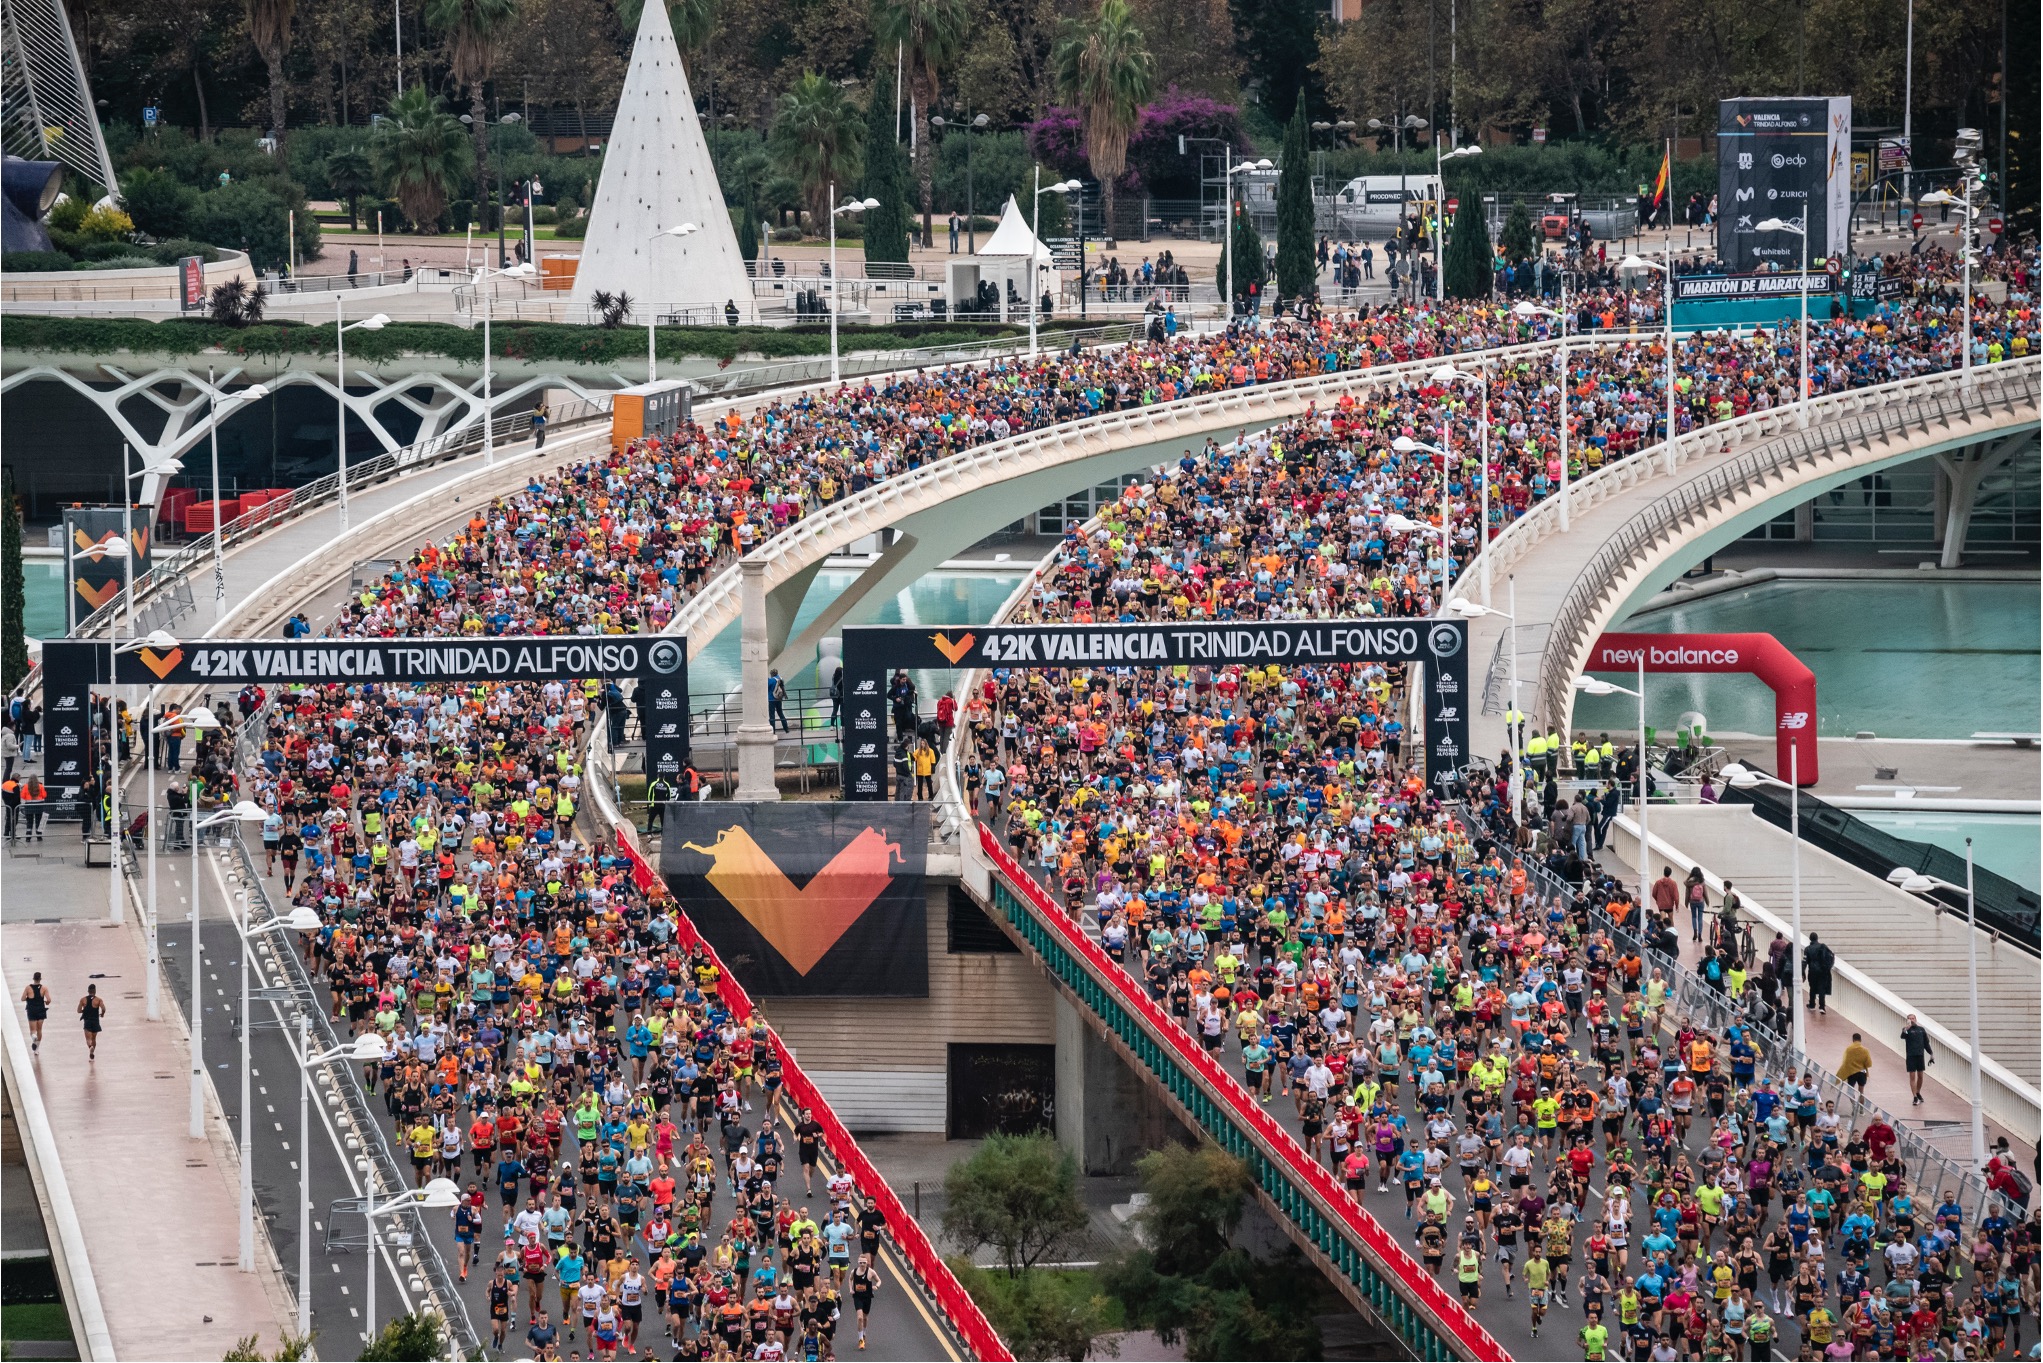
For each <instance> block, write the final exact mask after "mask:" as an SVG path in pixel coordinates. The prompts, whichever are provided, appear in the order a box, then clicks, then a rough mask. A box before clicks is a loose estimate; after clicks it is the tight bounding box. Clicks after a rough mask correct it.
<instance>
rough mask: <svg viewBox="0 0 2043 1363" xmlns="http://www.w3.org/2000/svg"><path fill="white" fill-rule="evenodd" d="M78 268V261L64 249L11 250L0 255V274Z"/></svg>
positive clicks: (37, 272) (41, 272)
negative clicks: (63, 250)
mask: <svg viewBox="0 0 2043 1363" xmlns="http://www.w3.org/2000/svg"><path fill="white" fill-rule="evenodd" d="M77 268H78V262H77V261H75V260H73V259H71V257H69V256H67V255H65V254H64V253H63V252H62V251H9V252H8V253H7V254H6V255H4V256H0V274H46V273H48V272H49V271H52V270H75V269H77Z"/></svg>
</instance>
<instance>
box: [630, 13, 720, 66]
mask: <svg viewBox="0 0 2043 1363" xmlns="http://www.w3.org/2000/svg"><path fill="white" fill-rule="evenodd" d="M645 7H646V6H645V0H617V17H618V19H619V21H621V22H622V23H623V25H624V31H625V32H626V33H636V32H638V21H639V16H640V15H642V14H644V13H645ZM716 7H717V0H667V18H668V20H669V21H670V22H671V23H672V24H673V25H674V41H675V43H676V44H678V45H679V46H680V48H681V55H682V56H684V57H693V56H694V55H695V54H696V53H698V52H700V51H702V48H703V45H704V44H705V43H707V42H708V41H709V35H710V30H712V29H714V28H715V27H716Z"/></svg>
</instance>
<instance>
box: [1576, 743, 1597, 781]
mask: <svg viewBox="0 0 2043 1363" xmlns="http://www.w3.org/2000/svg"><path fill="white" fill-rule="evenodd" d="M1602 767H1603V749H1601V748H1599V747H1597V746H1596V745H1595V744H1594V743H1577V744H1576V745H1575V769H1576V771H1577V772H1578V773H1579V774H1580V775H1581V776H1583V777H1585V778H1587V779H1588V780H1591V781H1594V780H1595V779H1596V778H1597V777H1598V776H1599V775H1601V774H1602Z"/></svg>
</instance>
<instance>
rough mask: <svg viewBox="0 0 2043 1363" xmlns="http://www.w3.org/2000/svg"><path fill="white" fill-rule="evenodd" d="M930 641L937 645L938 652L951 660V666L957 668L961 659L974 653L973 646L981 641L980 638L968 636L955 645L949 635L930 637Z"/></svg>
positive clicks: (974, 635) (973, 635)
mask: <svg viewBox="0 0 2043 1363" xmlns="http://www.w3.org/2000/svg"><path fill="white" fill-rule="evenodd" d="M930 641H931V642H932V643H934V644H935V645H936V651H937V652H938V653H941V654H943V656H944V657H946V658H949V659H950V660H951V665H952V666H954V667H955V666H956V665H957V662H958V660H959V659H960V658H963V657H964V656H965V655H966V654H967V653H970V652H971V651H972V645H973V644H975V643H977V642H978V641H979V636H978V635H976V634H967V635H966V636H965V637H964V638H962V639H960V640H958V641H957V642H956V643H955V644H954V643H952V642H951V637H950V636H949V635H948V634H935V635H931V636H930Z"/></svg>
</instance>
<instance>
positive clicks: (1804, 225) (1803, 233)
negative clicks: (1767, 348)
mask: <svg viewBox="0 0 2043 1363" xmlns="http://www.w3.org/2000/svg"><path fill="white" fill-rule="evenodd" d="M1807 229H1808V220H1807V215H1806V214H1805V215H1804V217H1803V220H1802V221H1800V222H1795V221H1791V220H1789V219H1787V218H1762V219H1760V222H1759V225H1758V227H1756V228H1754V229H1753V230H1754V231H1758V232H1793V233H1794V234H1795V239H1796V240H1797V241H1798V242H1800V243H1801V248H1802V273H1801V278H1800V280H1799V281H1798V282H1799V283H1800V285H1801V287H1800V288H1799V289H1798V290H1797V292H1799V293H1800V294H1801V296H1802V381H1801V385H1800V391H1801V395H1802V401H1801V408H1802V420H1801V424H1802V425H1804V426H1807V425H1808V424H1809V233H1808V230H1807Z"/></svg>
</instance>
